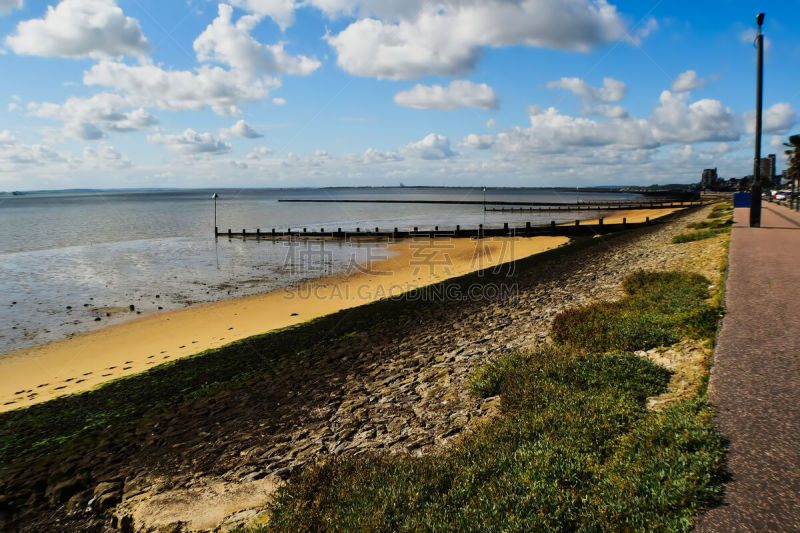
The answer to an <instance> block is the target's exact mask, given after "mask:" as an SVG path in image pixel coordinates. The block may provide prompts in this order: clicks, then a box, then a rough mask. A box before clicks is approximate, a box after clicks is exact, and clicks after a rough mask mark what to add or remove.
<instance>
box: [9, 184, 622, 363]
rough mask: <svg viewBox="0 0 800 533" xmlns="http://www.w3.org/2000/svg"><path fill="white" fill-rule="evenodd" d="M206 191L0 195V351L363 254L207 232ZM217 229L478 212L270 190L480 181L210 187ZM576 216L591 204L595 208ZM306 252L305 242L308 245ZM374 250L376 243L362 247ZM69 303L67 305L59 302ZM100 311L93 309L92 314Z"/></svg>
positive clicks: (558, 195)
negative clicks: (308, 254) (311, 250)
mask: <svg viewBox="0 0 800 533" xmlns="http://www.w3.org/2000/svg"><path fill="white" fill-rule="evenodd" d="M213 192H214V191H207V190H192V191H141V192H140V191H136V192H92V193H30V194H24V195H22V196H11V195H8V194H5V195H2V196H0V228H2V231H0V295H2V296H0V353H5V352H8V351H11V350H14V349H18V348H22V347H27V346H32V345H35V344H41V343H44V342H49V341H51V340H56V339H60V338H64V337H66V336H68V335H70V334H74V333H78V332H83V331H88V330H91V329H95V328H98V327H102V326H106V325H108V324H111V323H117V322H121V321H124V320H130V319H131V318H134V317H136V316H137V314H136V313H135V312H133V313H132V312H130V311H128V306H129V305H131V304H133V305H134V306H135V308H136V310H137V311H141V312H142V313H143V314H147V313H153V312H158V311H159V310H160V309H159V307H160V308H162V309H163V310H170V309H178V308H181V307H186V306H187V305H191V304H193V303H198V302H208V301H215V300H220V299H224V298H230V297H234V296H241V295H245V294H253V293H257V292H264V291H267V290H271V289H275V288H280V287H283V286H286V285H288V284H291V283H295V282H297V281H300V280H303V279H307V278H311V277H317V276H320V275H323V274H325V273H333V272H341V271H343V270H346V269H347V268H349V267H351V266H352V264H353V262H354V261H356V262H357V261H363V260H364V259H365V258H366V256H367V254H368V253H369V251H368V250H367V248H368V247H369V246H370V245H352V244H347V243H341V244H337V243H330V242H328V243H325V251H326V252H328V253H327V254H326V259H325V261H324V264H320V263H316V262H311V263H309V262H307V261H305V260H303V259H302V258H303V257H304V255H303V253H302V251H303V248H304V246H306V245H302V244H301V245H299V246H297V247H289V246H288V245H287V243H283V242H277V243H273V242H270V241H259V242H257V241H250V240H248V241H241V240H233V241H228V239H219V240H216V241H215V239H214V238H213V226H214V203H213V200H211V195H212V193H213ZM216 192H218V193H219V195H220V197H219V199H218V200H217V217H218V218H217V225H218V226H219V227H220V229H227V228H232V229H234V230H237V231H238V230H241V229H242V228H247V229H248V230H255V228H261V229H262V231H268V230H269V229H270V228H273V227H274V228H276V229H285V228H287V227H292V228H302V227H308V228H309V229H311V228H319V227H325V228H331V229H333V228H337V227H341V228H342V229H343V230H347V229H355V228H356V227H362V228H365V227H376V226H377V227H382V228H392V227H398V228H400V229H409V228H411V227H413V226H419V228H420V229H426V228H432V227H433V226H437V225H438V226H440V227H441V228H451V227H452V228H454V227H455V225H456V224H460V225H462V226H464V227H475V226H477V225H478V224H480V223H483V222H484V213H483V211H482V208H481V206H479V205H478V206H474V205H457V206H452V205H420V204H369V203H364V204H360V203H359V204H332V203H316V204H315V203H308V204H303V203H280V202H278V201H277V200H278V199H280V198H308V199H323V198H329V199H336V198H359V199H361V198H363V199H426V200H447V199H456V200H481V199H482V198H483V192H482V191H481V189H427V188H426V189H415V188H402V189H297V190H289V189H281V190H268V189H246V190H221V191H216ZM486 195H487V199H489V200H503V201H511V202H514V201H520V202H524V201H554V202H564V201H575V200H576V196H577V197H579V198H580V200H584V201H586V200H592V199H603V200H612V199H617V198H630V197H632V196H634V195H621V194H587V193H578V192H576V193H564V192H557V191H531V190H520V189H514V190H491V189H490V190H489V191H487V193H486ZM576 215H577V213H572V214H566V213H565V214H564V216H563V217H562V219H559V218H557V217H556V216H553V215H549V214H545V215H538V214H535V213H524V214H517V213H515V214H510V213H487V214H486V224H487V227H492V226H499V225H501V224H502V223H503V222H511V223H519V224H524V222H526V221H530V222H531V223H532V224H545V223H548V222H549V221H550V220H551V219H555V220H556V221H557V222H565V221H568V220H573V219H575V218H576ZM582 215H583V216H592V217H595V216H597V213H596V212H595V213H592V214H591V215H588V214H587V213H582ZM312 255H313V254H312ZM373 257H375V253H374V252H373ZM68 306H69V307H71V309H67V307H68ZM96 318H100V321H96V320H95V319H96Z"/></svg>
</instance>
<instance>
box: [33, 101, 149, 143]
mask: <svg viewBox="0 0 800 533" xmlns="http://www.w3.org/2000/svg"><path fill="white" fill-rule="evenodd" d="M132 107H134V106H133V105H132V104H131V103H130V102H129V101H128V100H127V99H125V98H123V97H122V96H120V95H117V94H112V93H98V94H95V95H94V96H92V97H91V98H77V97H72V98H69V99H67V101H66V102H64V103H63V104H54V103H51V102H42V103H36V102H32V103H30V104H28V114H29V115H32V116H35V117H39V118H50V119H54V120H60V121H61V122H63V123H64V133H65V134H66V135H68V136H70V137H75V138H78V139H84V140H94V139H99V138H101V137H102V136H103V130H106V131H117V132H127V131H137V130H143V129H148V128H152V127H155V126H157V125H158V119H157V118H156V117H154V116H153V115H151V114H150V113H148V112H147V111H145V110H144V109H143V108H141V107H140V108H138V109H132V110H130V111H126V109H131V108H132Z"/></svg>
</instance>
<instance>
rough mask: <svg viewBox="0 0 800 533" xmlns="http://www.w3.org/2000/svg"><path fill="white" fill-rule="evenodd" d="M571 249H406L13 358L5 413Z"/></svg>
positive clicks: (464, 245)
mask: <svg viewBox="0 0 800 533" xmlns="http://www.w3.org/2000/svg"><path fill="white" fill-rule="evenodd" d="M567 241H568V239H567V238H566V237H534V238H529V239H524V238H514V239H509V238H492V239H484V240H483V241H478V240H474V239H448V240H443V239H438V240H435V241H431V240H430V239H423V240H418V239H414V240H409V241H402V242H399V243H395V244H393V245H391V246H389V247H388V248H387V249H386V252H390V254H386V252H384V251H379V252H376V256H377V255H379V254H382V257H381V258H378V259H377V260H375V261H373V262H371V263H369V264H367V265H362V266H361V267H359V268H358V269H355V270H354V271H352V272H351V273H349V274H346V275H339V276H331V277H325V278H320V279H317V280H314V281H311V282H307V283H304V284H301V285H297V286H292V287H288V288H286V289H282V290H277V291H272V292H268V293H265V294H258V295H253V296H246V297H242V298H236V299H232V300H224V301H221V302H215V303H211V304H205V305H199V306H196V307H191V308H188V309H184V310H180V311H173V312H167V313H159V314H154V315H150V316H146V317H143V318H140V319H136V320H133V321H131V322H126V323H123V324H119V325H114V326H109V327H108V328H104V329H101V330H98V331H94V332H91V333H87V334H83V335H78V336H75V337H72V338H70V339H65V340H62V341H57V342H52V343H49V344H45V345H42V346H37V347H34V348H30V349H24V350H19V351H16V352H12V353H10V354H8V355H5V356H4V357H2V358H1V359H0V376H2V377H0V404H2V405H0V409H2V410H4V411H5V410H9V409H15V408H18V407H24V406H27V405H31V404H34V403H38V402H42V401H46V400H48V399H50V398H53V397H56V396H60V395H63V394H69V393H75V392H80V391H84V390H88V389H90V388H92V387H95V386H97V385H98V384H100V383H103V382H106V381H109V380H112V379H116V378H119V377H121V376H125V375H129V374H134V373H137V372H142V371H145V370H147V369H149V368H152V367H153V366H155V365H158V364H160V363H164V362H167V361H171V360H174V359H177V358H181V357H186V356H189V355H193V354H196V353H199V352H202V351H204V350H208V349H211V348H217V347H219V346H222V345H225V344H228V343H230V342H233V341H236V340H240V339H244V338H247V337H250V336H252V335H257V334H259V333H265V332H267V331H271V330H274V329H278V328H284V327H287V326H292V325H294V324H299V323H301V322H305V321H307V320H311V319H314V318H317V317H320V316H323V315H327V314H330V313H334V312H336V311H339V310H341V309H347V308H351V307H355V306H358V305H362V304H364V303H368V302H371V301H374V300H378V299H381V298H385V297H389V296H393V295H398V294H401V293H403V292H406V291H409V290H412V289H415V288H418V287H424V286H426V285H430V284H433V283H436V282H438V281H441V280H443V279H447V278H451V277H456V276H461V275H464V274H467V273H469V272H473V271H476V270H481V269H484V268H487V267H492V266H495V265H498V264H502V263H507V262H509V261H513V260H516V259H520V258H523V257H527V256H530V255H533V254H536V253H540V252H543V251H546V250H549V249H552V248H555V247H557V246H560V245H562V244H564V243H566V242H567ZM387 255H391V257H388V258H386V256H387Z"/></svg>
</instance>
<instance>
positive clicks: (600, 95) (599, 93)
mask: <svg viewBox="0 0 800 533" xmlns="http://www.w3.org/2000/svg"><path fill="white" fill-rule="evenodd" d="M547 87H548V88H550V89H553V88H556V89H564V90H567V91H570V92H571V93H573V94H574V95H576V96H578V97H580V99H581V102H582V104H583V107H582V109H581V113H582V114H584V115H601V116H605V117H611V118H624V117H626V116H627V115H628V112H627V111H626V110H625V109H624V108H623V107H621V106H618V105H611V104H610V103H609V102H619V101H620V100H622V99H623V98H625V95H626V94H627V92H628V87H627V86H626V85H625V83H624V82H621V81H619V80H615V79H613V78H603V85H602V87H592V86H591V85H589V84H588V83H586V82H585V81H584V80H582V79H580V78H566V77H565V78H561V79H560V80H556V81H551V82H548V84H547Z"/></svg>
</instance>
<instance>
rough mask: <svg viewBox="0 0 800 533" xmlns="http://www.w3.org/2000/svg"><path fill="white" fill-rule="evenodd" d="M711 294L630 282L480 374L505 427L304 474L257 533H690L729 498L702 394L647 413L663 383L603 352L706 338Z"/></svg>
mask: <svg viewBox="0 0 800 533" xmlns="http://www.w3.org/2000/svg"><path fill="white" fill-rule="evenodd" d="M708 285H709V282H708V280H706V279H705V278H702V277H701V276H696V275H689V274H682V273H674V272H672V273H644V272H641V273H638V274H635V275H633V276H631V277H629V278H628V279H626V280H625V283H624V289H625V291H626V293H627V296H626V297H625V298H623V300H622V301H621V302H617V303H600V304H593V305H590V306H586V307H582V308H579V309H576V310H574V311H568V312H566V313H563V314H562V315H560V316H559V317H557V319H556V325H555V326H554V330H553V337H554V338H555V339H556V341H557V343H556V344H555V345H551V346H548V347H546V348H544V349H542V350H540V351H536V352H532V353H515V354H512V355H508V356H505V357H503V358H501V359H498V360H497V361H493V362H490V363H488V364H487V365H486V366H484V367H482V368H480V369H478V370H477V371H476V372H475V374H474V376H473V378H472V381H471V383H470V390H471V391H472V393H473V394H475V395H477V396H478V397H489V396H493V395H496V394H497V393H500V395H501V401H502V415H501V416H500V417H498V418H496V419H493V420H491V421H490V422H488V423H486V424H484V425H483V426H480V427H478V428H477V429H476V430H475V431H474V432H472V433H471V434H469V435H468V436H466V437H464V438H462V439H461V440H460V441H458V442H457V443H455V445H454V446H452V447H451V448H450V449H449V450H448V451H446V452H443V453H442V454H439V455H434V456H426V457H420V458H412V457H397V456H373V457H363V456H362V457H347V458H338V459H335V460H331V461H328V462H326V463H324V464H322V465H318V466H316V467H313V468H311V469H309V470H306V471H305V472H303V473H302V474H300V475H299V476H296V477H294V478H293V479H292V480H291V482H290V483H289V484H287V485H286V486H284V487H282V488H281V489H279V491H278V492H277V495H276V499H275V501H274V503H273V506H272V509H271V511H272V516H271V519H270V523H269V525H268V526H264V527H263V529H258V528H256V529H253V530H251V531H260V530H263V531H266V530H269V531H298V530H303V531H419V530H425V531H625V530H629V531H651V530H658V531H688V530H689V529H691V526H692V520H693V516H694V515H695V514H696V513H697V512H698V511H699V510H700V509H702V508H703V507H706V506H708V505H711V504H712V503H713V502H716V501H718V500H719V498H720V495H721V490H722V489H721V487H722V483H721V473H722V467H723V459H724V443H723V441H722V438H721V436H720V435H719V433H718V432H717V431H716V430H715V429H714V426H713V422H712V414H713V413H712V410H711V408H710V407H709V406H708V404H707V403H706V401H705V399H704V398H703V397H699V396H698V397H695V398H692V399H687V400H682V401H680V402H678V403H676V404H673V405H672V406H670V407H668V408H666V409H664V410H663V411H660V412H651V411H648V410H647V409H646V408H645V401H646V398H647V397H649V396H653V395H656V394H659V393H660V392H663V391H664V390H665V388H666V386H667V383H668V381H669V372H668V371H666V370H664V369H663V368H661V367H659V366H656V365H654V364H652V363H650V362H648V361H646V360H644V359H642V358H639V357H637V356H635V355H633V354H631V353H620V352H617V353H602V352H608V351H616V350H638V349H646V348H649V347H652V346H653V345H655V344H658V343H661V342H663V341H668V342H671V341H673V340H677V339H679V338H681V337H682V336H685V335H701V336H710V335H711V334H712V333H713V331H712V330H713V326H714V322H713V320H712V319H711V317H712V316H713V310H712V309H710V308H709V307H708V306H707V305H706V300H707V298H708V297H709V295H708ZM634 314H638V315H643V316H644V317H645V318H642V319H639V318H636V317H635V316H633V315H634ZM587 320H588V322H589V325H586V324H585V323H584V322H585V321H587ZM645 329H647V330H649V329H655V330H657V332H656V333H655V334H653V333H650V332H649V331H643V330H645Z"/></svg>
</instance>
